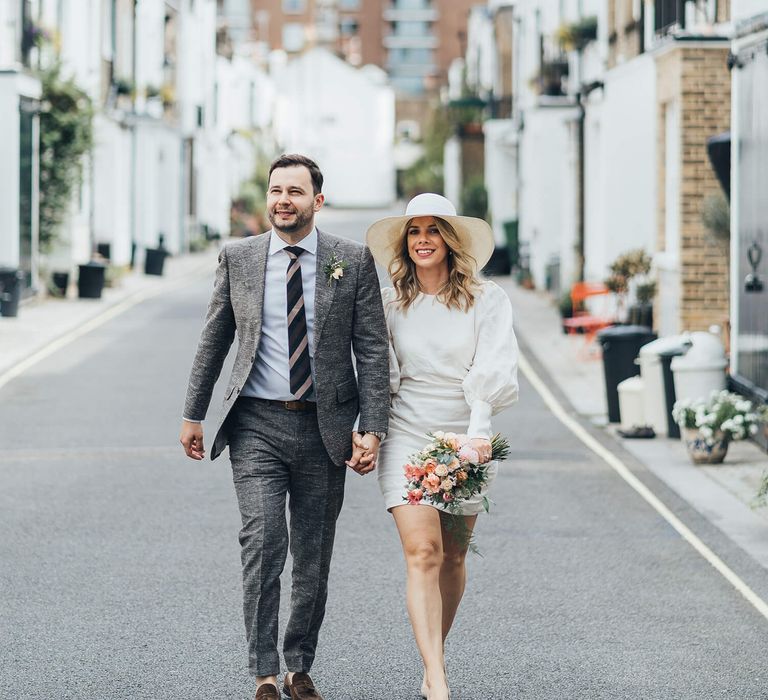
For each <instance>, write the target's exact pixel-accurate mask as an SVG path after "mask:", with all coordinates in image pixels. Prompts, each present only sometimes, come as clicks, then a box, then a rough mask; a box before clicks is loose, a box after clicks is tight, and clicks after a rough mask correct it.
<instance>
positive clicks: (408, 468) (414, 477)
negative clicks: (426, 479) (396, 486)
mask: <svg viewBox="0 0 768 700" xmlns="http://www.w3.org/2000/svg"><path fill="white" fill-rule="evenodd" d="M425 473H426V472H425V471H424V470H423V469H422V468H421V467H420V466H418V465H417V464H406V465H405V478H406V479H408V481H419V480H421V477H423V476H424V474H425Z"/></svg>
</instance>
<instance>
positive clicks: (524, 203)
mask: <svg viewBox="0 0 768 700" xmlns="http://www.w3.org/2000/svg"><path fill="white" fill-rule="evenodd" d="M576 116H577V112H576V109H575V108H573V107H555V106H542V107H536V108H531V109H528V110H526V113H525V130H524V131H523V133H522V140H521V154H520V157H521V183H520V185H521V196H520V240H521V242H527V243H528V251H529V254H530V269H531V272H532V274H533V279H534V283H535V284H536V286H541V287H543V286H544V282H545V268H546V265H547V263H548V262H549V261H550V260H551V259H552V257H553V256H559V255H560V254H561V251H562V250H563V249H566V250H567V249H569V248H571V249H572V246H573V242H574V241H573V234H572V233H571V234H564V232H573V231H574V230H575V219H574V212H573V210H572V208H571V203H572V202H573V201H574V195H573V188H574V186H575V180H574V179H573V177H572V173H571V169H570V167H569V162H568V158H567V157H566V154H567V153H568V152H569V149H570V139H571V135H570V127H569V122H570V121H571V120H573V119H574V118H575V117H576ZM561 263H562V261H561Z"/></svg>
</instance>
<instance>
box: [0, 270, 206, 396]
mask: <svg viewBox="0 0 768 700" xmlns="http://www.w3.org/2000/svg"><path fill="white" fill-rule="evenodd" d="M211 269H212V268H211ZM200 272H201V269H198V268H195V270H193V271H192V272H189V273H187V274H185V275H183V276H182V277H179V278H178V279H176V280H173V281H172V282H168V283H166V284H162V285H159V286H157V287H153V288H150V289H144V290H141V291H139V292H135V293H134V294H132V295H131V296H129V297H127V298H126V299H123V300H122V301H121V302H118V303H117V304H115V305H114V306H111V307H109V308H108V309H106V310H104V311H103V312H102V313H100V314H99V315H98V316H94V317H93V318H92V319H90V320H88V321H86V322H85V323H83V324H82V325H80V326H78V327H77V328H74V329H72V330H71V331H68V332H66V333H64V334H63V335H60V336H59V337H58V338H56V339H55V340H53V341H51V342H50V343H49V344H48V345H45V346H44V347H42V348H40V349H39V350H37V351H36V352H34V353H32V354H31V355H30V356H29V357H27V358H26V359H25V360H22V361H21V362H19V363H18V364H16V365H14V366H13V367H11V368H10V369H8V370H6V371H5V372H3V374H0V389H2V388H3V387H4V386H5V385H6V384H7V383H8V382H10V381H11V380H12V379H15V378H16V377H18V376H19V375H20V374H23V373H24V372H26V371H27V370H28V369H30V368H31V367H33V366H34V365H36V364H37V363H38V362H41V361H42V360H44V359H45V358H46V357H49V356H50V355H52V354H53V353H55V352H57V351H58V350H61V348H63V347H64V346H66V345H69V344H70V343H71V342H72V341H74V340H77V339H78V338H82V337H83V336H84V335H86V334H87V333H90V332H91V331H92V330H95V329H96V328H98V327H99V326H103V325H104V324H105V323H107V321H111V320H112V319H113V318H116V317H117V316H119V315H120V314H122V313H124V312H126V311H128V309H130V308H132V307H134V306H136V305H137V304H140V303H141V302H143V301H146V300H147V299H151V298H152V297H156V296H158V295H159V294H162V293H163V292H167V291H169V290H173V289H175V288H177V287H181V286H183V285H185V284H187V283H188V282H190V281H192V279H195V278H198V277H199V276H200Z"/></svg>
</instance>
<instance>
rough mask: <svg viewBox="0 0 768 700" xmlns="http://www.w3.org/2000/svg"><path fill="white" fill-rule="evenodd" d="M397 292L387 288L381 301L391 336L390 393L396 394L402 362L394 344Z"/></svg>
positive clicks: (382, 292) (388, 333) (388, 332)
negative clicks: (393, 331)
mask: <svg viewBox="0 0 768 700" xmlns="http://www.w3.org/2000/svg"><path fill="white" fill-rule="evenodd" d="M395 299H396V296H395V290H394V289H393V288H392V287H385V288H384V289H382V290H381V300H382V302H383V303H384V315H385V317H386V319H387V335H388V336H389V393H390V394H396V393H397V391H398V389H400V362H399V361H398V359H397V354H396V353H395V346H394V343H393V342H392V325H393V324H394V322H395V318H394V316H395V306H396V303H395Z"/></svg>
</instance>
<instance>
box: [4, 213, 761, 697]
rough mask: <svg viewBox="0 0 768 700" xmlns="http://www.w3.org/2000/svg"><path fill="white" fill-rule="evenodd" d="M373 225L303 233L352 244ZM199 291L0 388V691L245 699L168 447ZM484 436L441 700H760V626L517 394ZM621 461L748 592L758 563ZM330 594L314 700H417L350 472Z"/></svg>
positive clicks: (222, 519) (224, 534) (413, 663)
mask: <svg viewBox="0 0 768 700" xmlns="http://www.w3.org/2000/svg"><path fill="white" fill-rule="evenodd" d="M371 218H372V217H371V214H370V213H367V212H358V213H344V214H342V213H338V212H329V215H328V216H326V217H325V221H324V225H326V226H327V227H328V229H329V230H335V231H338V232H340V233H343V234H347V235H351V236H359V234H360V233H361V231H362V230H363V228H364V222H365V221H368V220H370V219H371ZM211 281H212V278H207V279H203V280H200V281H199V283H193V284H190V285H189V286H187V287H185V288H183V289H180V290H176V291H174V292H172V293H169V294H168V295H167V296H166V297H165V298H156V299H153V300H152V301H149V302H145V303H144V304H141V305H139V306H137V307H134V308H132V309H131V310H129V311H127V312H126V313H124V314H123V315H122V316H120V317H119V318H117V319H114V320H112V321H111V322H109V323H107V324H106V325H104V326H102V327H100V328H98V329H96V330H95V331H93V332H91V333H90V334H88V335H86V336H84V337H83V338H81V339H79V340H77V341H75V342H74V343H72V344H71V345H69V346H67V347H66V348H65V349H63V350H62V351H61V352H60V353H58V354H57V355H55V356H52V357H49V358H47V359H46V360H44V361H42V362H41V363H40V364H38V365H36V366H35V367H34V368H32V369H31V370H29V371H28V372H26V373H25V374H23V375H22V376H20V377H19V378H17V379H15V380H14V381H12V382H11V383H9V384H8V385H7V386H5V387H4V388H3V389H2V390H0V697H2V698H9V699H11V698H13V699H22V698H36V699H37V698H39V699H44V700H48V699H53V698H57V699H58V698H73V699H78V700H80V699H83V700H85V699H89V700H90V699H94V700H96V699H98V700H107V699H111V698H125V699H128V698H130V699H134V698H135V699H139V698H141V699H145V698H147V699H149V698H152V699H156V700H160V699H163V700H165V699H168V700H171V699H174V700H175V699H177V698H190V699H203V698H205V699H219V698H222V699H224V698H226V699H229V698H237V699H240V698H242V699H246V698H252V697H253V684H252V681H251V680H250V679H249V678H248V676H247V673H246V671H245V665H246V655H245V645H244V640H243V626H242V620H241V613H240V611H241V597H240V565H239V546H238V543H237V532H238V529H239V516H238V512H237V506H236V502H235V498H234V493H233V489H232V485H231V473H230V470H229V464H228V462H227V460H226V456H223V457H222V458H220V459H219V460H217V461H216V462H213V463H211V462H210V461H205V462H193V461H191V460H188V459H186V458H185V457H184V455H183V452H182V450H181V447H180V446H179V445H178V443H177V436H178V428H179V418H180V412H181V405H182V401H183V395H184V390H185V385H186V379H187V373H188V371H189V367H190V363H191V359H192V355H193V353H194V349H195V345H196V341H197V336H198V333H199V329H200V324H201V320H202V316H203V313H204V309H205V305H206V302H207V298H208V294H209V292H210V288H211ZM533 354H534V355H535V353H533ZM226 371H227V370H226V369H225V372H226ZM219 389H221V387H219ZM219 400H220V394H219V395H217V396H216V397H214V401H213V403H212V406H214V407H217V405H218V403H219ZM212 410H215V409H212ZM496 427H497V429H499V430H500V431H502V432H503V433H504V434H506V435H507V436H509V438H510V439H511V441H512V443H513V445H514V449H513V457H512V459H511V460H510V461H509V462H507V463H506V464H505V465H504V466H503V468H502V470H501V473H500V475H499V478H498V479H497V481H496V484H495V490H494V492H493V494H492V495H493V499H494V501H495V503H494V505H493V508H492V511H493V512H492V513H491V515H490V516H483V517H481V523H480V525H479V527H478V543H479V545H480V548H481V550H482V553H483V556H482V557H471V560H470V576H469V584H468V589H467V594H466V597H465V600H464V603H463V605H462V608H461V610H460V612H459V617H458V620H457V623H456V626H455V629H454V631H453V632H452V636H451V638H450V639H449V644H448V650H447V656H448V669H449V676H450V678H451V683H452V687H453V693H454V698H456V700H480V699H481V698H482V699H488V700H506V699H508V698H527V699H536V700H538V699H549V698H552V699H558V700H560V699H565V698H568V699H574V698H660V699H661V698H663V699H667V698H675V699H678V698H691V699H694V698H695V699H697V700H698V699H702V698H728V699H731V698H734V699H751V698H768V671H766V664H765V658H766V651H768V623H767V622H766V620H765V619H764V618H762V617H761V616H760V615H759V614H758V613H757V612H756V611H755V610H754V609H753V608H752V607H751V606H750V605H749V604H748V603H747V601H746V600H745V599H744V598H742V597H741V596H740V595H739V594H738V593H737V592H736V591H735V590H734V588H733V587H732V586H731V585H730V584H729V583H728V582H726V581H725V579H723V578H722V577H721V576H720V574H718V573H717V572H716V571H715V570H714V569H713V568H712V567H711V566H710V565H709V564H707V563H706V562H705V561H704V560H703V559H702V558H701V557H700V556H699V555H698V554H697V553H696V552H695V551H694V550H693V549H692V548H691V547H690V546H689V545H688V544H687V543H685V542H684V541H683V540H682V539H681V538H680V537H679V536H678V535H677V533H676V532H674V531H673V530H672V528H671V527H669V526H668V525H667V524H666V523H665V522H664V521H663V520H662V519H661V518H660V517H659V516H658V515H657V514H656V513H655V512H654V511H653V510H652V509H651V508H650V507H649V506H648V505H647V504H646V503H645V502H643V501H642V500H641V499H640V498H639V497H638V496H637V495H636V494H635V493H634V492H633V491H631V490H630V489H629V488H628V487H627V486H626V485H625V484H624V482H623V481H621V480H620V479H619V478H618V477H617V476H616V475H615V473H614V472H613V471H611V470H610V469H609V468H608V467H607V466H606V465H605V464H604V463H603V462H601V461H600V460H599V459H597V458H596V457H595V456H594V455H593V454H592V453H590V452H589V451H588V450H587V449H586V448H585V447H584V446H583V445H582V443H580V442H578V441H577V439H576V438H575V437H574V436H573V435H572V434H571V433H568V432H566V431H565V429H564V428H563V427H562V425H561V424H560V423H559V422H558V421H557V420H556V419H555V418H554V417H553V416H552V414H551V413H550V412H549V411H548V409H547V408H546V407H545V406H544V404H543V403H542V401H541V400H540V399H539V397H538V396H537V395H536V394H535V393H534V391H533V390H532V388H531V387H530V385H529V384H528V383H527V382H526V381H525V380H524V379H523V380H522V384H521V401H520V403H519V404H518V405H517V406H515V407H514V408H512V409H510V410H509V411H506V412H505V413H503V414H502V415H501V416H499V418H498V420H497V422H496ZM209 430H210V426H209ZM208 437H209V441H210V437H211V436H210V435H208ZM614 449H615V448H614ZM623 457H626V455H623ZM627 464H628V465H629V466H630V468H632V469H633V470H634V471H635V472H636V473H637V474H638V475H639V476H640V477H641V478H642V479H643V480H644V481H645V482H646V483H647V484H648V485H650V486H651V487H652V488H653V489H654V490H655V491H656V492H657V493H658V494H659V495H660V496H661V497H662V498H663V499H664V500H665V501H666V502H667V503H668V504H669V505H670V506H671V507H672V508H673V509H674V510H675V512H677V513H678V515H680V517H682V518H683V519H684V520H685V522H686V523H687V524H688V525H689V526H691V527H692V528H694V529H695V530H696V532H697V533H699V534H700V535H701V536H702V537H703V538H704V539H705V540H706V541H707V542H708V544H710V546H712V547H714V548H715V549H716V551H717V552H718V553H719V554H720V555H721V556H722V557H723V558H724V559H726V561H728V562H729V564H731V565H732V566H733V567H734V568H735V569H736V570H737V571H738V572H739V573H740V574H741V575H742V576H743V577H744V578H745V580H747V581H748V582H749V583H750V584H751V585H752V586H753V588H754V589H755V590H756V592H758V593H759V594H762V595H764V596H765V595H766V593H768V591H767V590H766V582H765V577H764V571H763V570H762V569H761V568H760V567H758V566H757V565H756V564H755V563H754V562H752V561H751V560H749V558H748V557H746V555H744V554H743V553H742V552H741V551H740V550H738V549H737V548H735V547H734V546H733V545H731V544H730V543H729V542H728V541H727V540H725V539H724V538H723V537H722V536H721V535H720V534H719V533H718V531H717V530H716V529H715V528H714V527H713V526H712V525H711V524H709V523H708V522H707V521H705V520H704V519H703V518H701V516H699V515H698V514H696V513H695V512H693V511H691V509H689V508H688V507H687V506H686V505H685V504H684V503H682V502H680V501H679V500H678V499H676V498H675V497H674V496H673V495H672V494H670V493H669V492H668V491H666V490H665V489H664V487H663V486H662V485H660V484H659V483H658V482H656V481H655V480H654V479H653V477H652V476H650V475H649V474H648V473H647V472H646V471H645V470H643V469H642V468H641V467H640V466H639V465H637V464H635V463H633V462H631V460H629V458H627ZM331 579H332V580H331V587H330V590H331V592H330V598H329V602H328V612H327V617H326V624H325V626H324V628H323V633H322V637H321V646H320V649H319V653H318V657H317V660H316V665H315V669H314V671H313V676H314V677H315V679H316V681H317V682H318V685H319V686H320V688H321V689H322V690H323V691H324V694H325V697H326V699H327V700H400V699H406V700H410V699H413V700H416V698H417V697H418V696H417V690H418V686H419V682H420V664H419V660H418V657H417V652H416V649H415V645H414V643H413V641H412V639H411V634H410V628H409V624H408V620H407V617H406V612H405V606H404V573H403V564H402V555H401V553H400V549H399V543H398V540H397V537H396V533H395V529H394V526H393V523H392V522H391V518H390V516H389V515H388V514H387V513H386V512H384V511H383V510H382V507H381V503H380V496H379V493H378V490H377V487H376V483H375V481H374V480H373V478H372V477H367V478H366V477H362V478H361V477H358V476H357V475H355V474H353V473H350V474H349V477H348V487H347V496H346V502H345V506H344V511H343V513H342V516H341V519H340V522H339V527H338V536H337V544H336V553H335V558H334V564H333V570H332V577H331ZM286 583H287V582H286ZM284 593H286V594H287V585H286V586H284ZM286 604H287V601H286ZM284 610H287V607H284ZM283 620H285V614H284V615H283Z"/></svg>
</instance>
